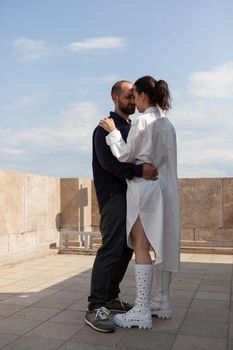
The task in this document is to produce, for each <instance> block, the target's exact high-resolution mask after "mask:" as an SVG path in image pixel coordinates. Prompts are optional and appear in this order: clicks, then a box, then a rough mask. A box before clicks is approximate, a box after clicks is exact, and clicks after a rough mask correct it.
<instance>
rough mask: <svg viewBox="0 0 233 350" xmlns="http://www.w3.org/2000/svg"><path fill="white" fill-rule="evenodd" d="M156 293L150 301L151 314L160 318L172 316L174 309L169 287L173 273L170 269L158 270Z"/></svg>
mask: <svg viewBox="0 0 233 350" xmlns="http://www.w3.org/2000/svg"><path fill="white" fill-rule="evenodd" d="M156 274H158V275H157V276H158V278H156V281H157V285H156V293H155V296H154V298H153V299H152V301H151V302H150V308H151V314H152V315H155V316H157V317H159V318H166V319H169V318H171V317H172V309H171V306H170V302H169V287H170V283H171V276H172V273H171V272H170V271H158V270H157V271H156Z"/></svg>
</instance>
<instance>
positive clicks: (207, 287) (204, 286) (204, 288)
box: [198, 283, 231, 293]
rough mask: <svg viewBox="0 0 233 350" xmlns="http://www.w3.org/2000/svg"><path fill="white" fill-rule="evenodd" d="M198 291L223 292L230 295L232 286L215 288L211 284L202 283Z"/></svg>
mask: <svg viewBox="0 0 233 350" xmlns="http://www.w3.org/2000/svg"><path fill="white" fill-rule="evenodd" d="M198 291H200V292H221V293H230V291H231V287H230V286H223V285H220V286H215V285H211V284H203V283H201V285H200V287H199V289H198Z"/></svg>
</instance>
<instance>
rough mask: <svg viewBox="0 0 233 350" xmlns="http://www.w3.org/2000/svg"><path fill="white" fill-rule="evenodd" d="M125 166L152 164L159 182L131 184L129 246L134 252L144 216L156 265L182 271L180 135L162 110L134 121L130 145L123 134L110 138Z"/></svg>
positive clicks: (135, 181)
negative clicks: (135, 231)
mask: <svg viewBox="0 0 233 350" xmlns="http://www.w3.org/2000/svg"><path fill="white" fill-rule="evenodd" d="M106 142H107V144H108V145H109V146H110V147H111V151H112V153H113V154H114V156H115V157H117V158H118V160H119V161H121V162H131V163H133V162H135V163H137V164H141V163H152V164H153V165H154V166H155V167H156V168H157V169H158V172H159V176H158V180H156V181H148V180H144V179H143V178H133V179H132V180H127V184H128V189H127V243H128V246H129V247H131V248H132V242H131V238H130V231H131V228H132V226H133V224H134V222H135V220H136V219H137V217H138V215H140V218H141V222H142V225H143V228H144V231H145V234H146V235H147V238H148V240H149V242H150V244H151V246H152V248H153V249H154V251H155V254H156V256H155V264H156V265H157V264H158V268H160V269H161V270H163V271H172V272H176V271H179V266H180V225H179V191H178V180H177V147H176V132H175V129H174V127H173V125H172V124H171V122H170V121H169V119H168V118H167V117H166V116H165V113H164V112H163V111H162V110H161V109H160V108H159V107H149V108H148V109H147V110H146V111H145V112H144V113H143V114H142V115H140V116H139V117H137V118H135V119H134V120H133V121H132V124H131V128H130V131H129V134H128V137H127V143H126V142H125V141H124V140H123V139H122V136H121V133H120V131H119V130H114V131H112V132H111V133H110V134H109V135H108V136H106Z"/></svg>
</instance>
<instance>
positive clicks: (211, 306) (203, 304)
mask: <svg viewBox="0 0 233 350" xmlns="http://www.w3.org/2000/svg"><path fill="white" fill-rule="evenodd" d="M190 308H196V309H208V310H216V311H218V310H229V302H228V301H222V300H207V299H194V300H193V301H192V304H191V305H190Z"/></svg>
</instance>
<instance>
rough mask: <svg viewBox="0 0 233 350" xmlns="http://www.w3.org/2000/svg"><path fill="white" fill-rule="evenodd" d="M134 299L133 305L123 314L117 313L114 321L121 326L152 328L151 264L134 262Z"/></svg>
mask: <svg viewBox="0 0 233 350" xmlns="http://www.w3.org/2000/svg"><path fill="white" fill-rule="evenodd" d="M135 278H136V288H137V290H136V295H137V296H136V300H135V305H134V307H133V308H132V309H131V310H130V311H128V312H126V313H125V314H117V315H115V317H114V322H115V324H116V325H117V326H119V327H123V328H131V327H139V328H140V329H150V328H152V317H151V310H150V292H151V286H152V281H153V265H151V264H148V265H146V264H145V265H144V264H135Z"/></svg>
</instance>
